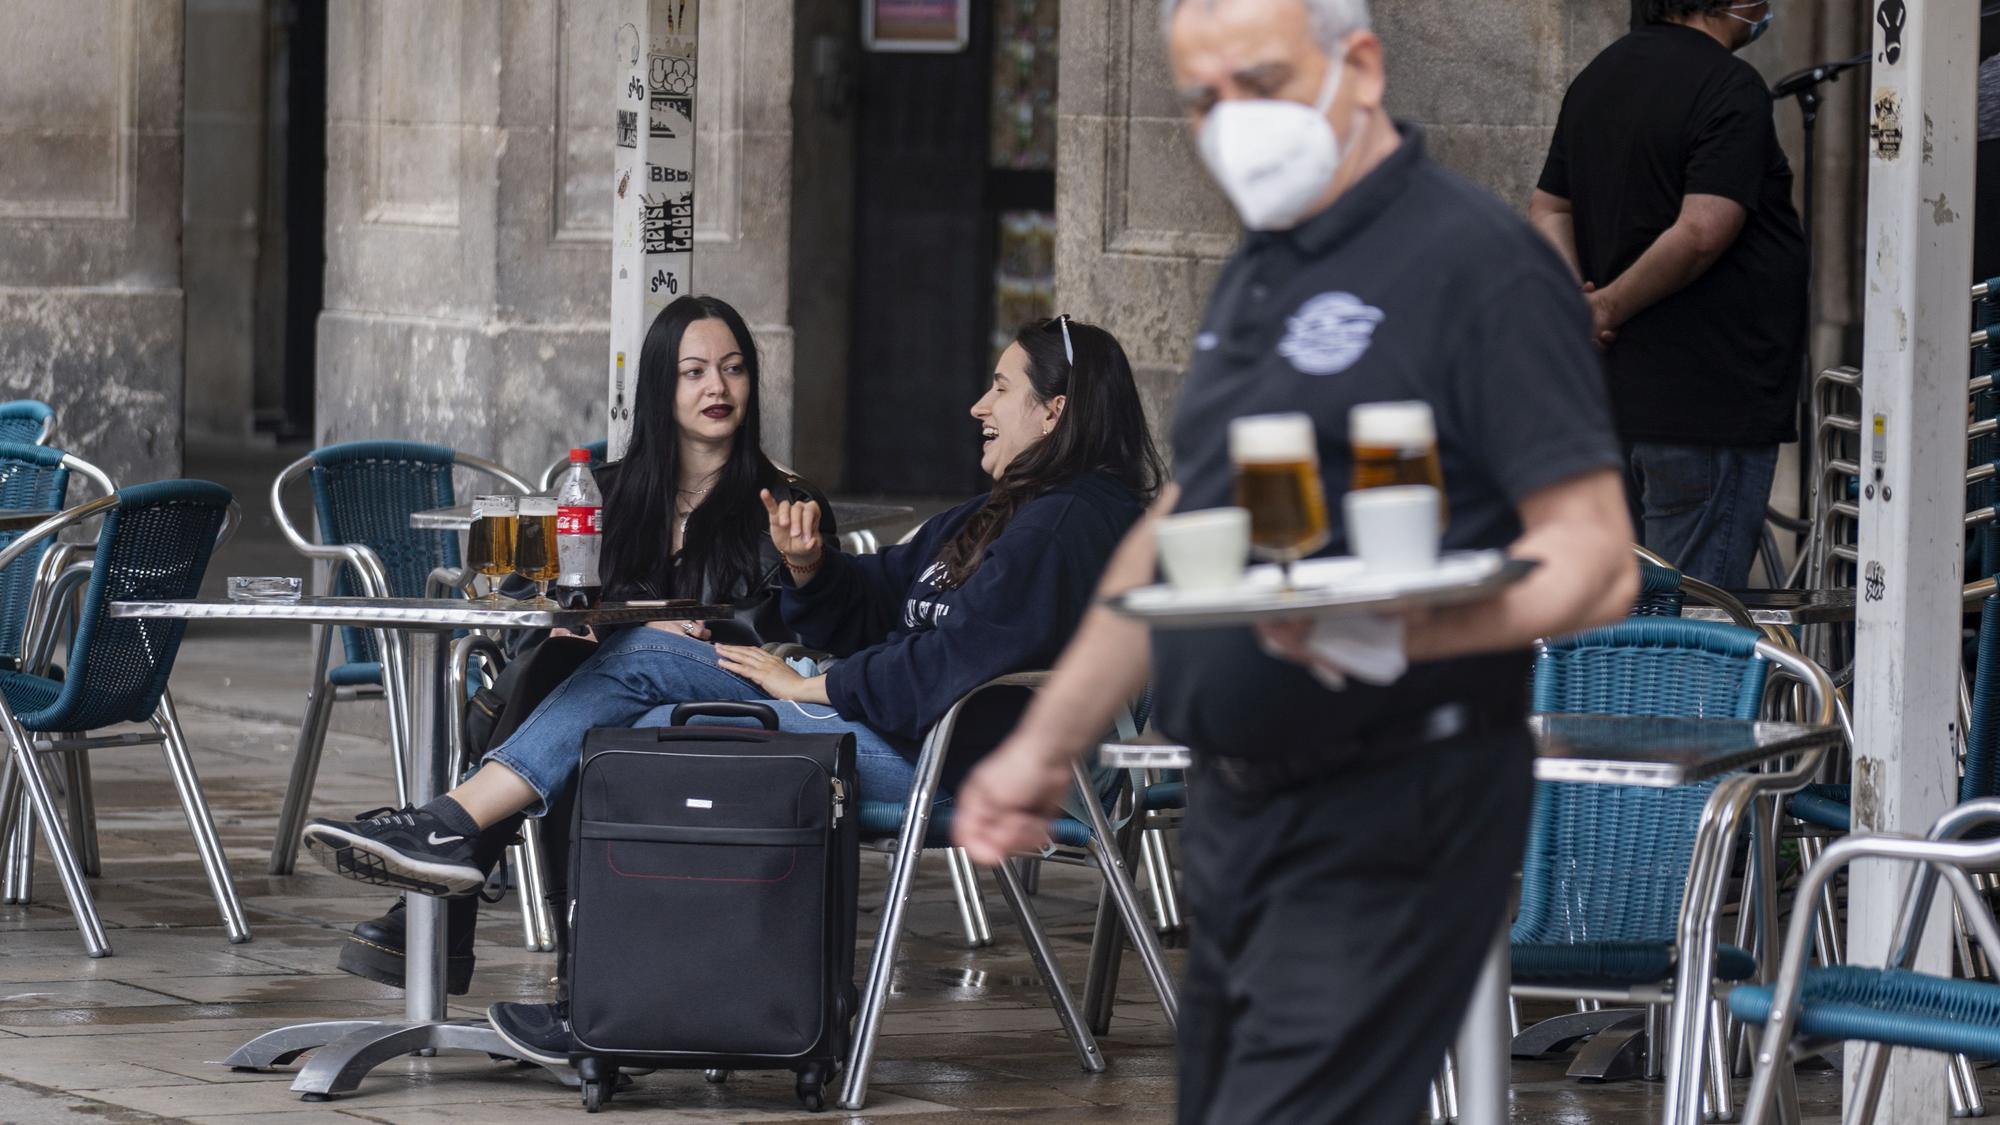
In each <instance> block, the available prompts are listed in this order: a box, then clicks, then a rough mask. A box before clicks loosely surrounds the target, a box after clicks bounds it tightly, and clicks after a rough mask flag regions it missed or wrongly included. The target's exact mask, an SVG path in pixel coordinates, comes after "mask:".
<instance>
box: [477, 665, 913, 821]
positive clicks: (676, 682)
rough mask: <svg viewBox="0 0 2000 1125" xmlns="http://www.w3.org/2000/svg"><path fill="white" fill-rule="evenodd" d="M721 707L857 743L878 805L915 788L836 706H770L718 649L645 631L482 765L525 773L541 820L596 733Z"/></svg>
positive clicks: (908, 772)
mask: <svg viewBox="0 0 2000 1125" xmlns="http://www.w3.org/2000/svg"><path fill="white" fill-rule="evenodd" d="M713 700H737V701H748V702H758V703H766V704H769V705H770V706H771V707H772V709H774V710H775V711H777V713H778V725H779V726H780V727H781V728H782V729H784V730H788V731H798V732H802V733H812V734H839V733H851V734H853V735H854V743H855V750H856V759H855V765H856V772H857V773H858V774H859V775H860V781H861V791H862V792H863V793H865V794H870V795H871V796H872V797H873V798H874V799H876V800H897V799H900V798H901V797H902V795H904V794H906V793H908V792H909V791H910V786H911V784H912V783H913V782H914V781H915V780H916V767H915V764H914V763H913V762H912V761H911V760H910V759H909V758H906V757H904V756H903V753H902V752H901V751H899V750H898V749H896V747H895V746H894V745H893V744H891V743H890V742H889V740H888V739H886V738H883V737H882V736H881V735H880V734H878V733H876V732H875V731H873V730H871V729H869V728H868V727H865V726H862V725H861V724H860V723H854V722H849V721H848V720H846V719H843V718H841V717H840V714H839V713H838V712H836V711H835V710H834V709H833V708H831V707H825V706H819V705H814V704H803V703H791V702H785V701H781V700H774V699H769V698H767V697H766V696H765V695H764V691H763V689H762V688H759V687H758V686H757V685H755V684H753V683H751V682H750V681H748V680H745V679H742V678H741V677H738V676H737V675H735V674H734V673H731V672H725V671H723V670H722V668H721V667H720V666H718V665H717V664H716V660H715V647H714V646H713V645H710V644H707V643H706V642H703V641H697V640H695V639H693V638H692V637H685V636H682V635H680V634H679V633H670V632H665V631H662V630H659V629H646V628H631V629H625V630H622V631H620V632H617V633H613V634H611V635H610V636H608V637H606V638H605V639H604V641H603V643H601V644H600V645H598V647H597V651H596V652H595V653H592V654H591V656H590V658H589V659H587V660H585V661H584V662H583V664H582V665H581V666H579V667H578V668H577V670H576V671H575V672H574V673H572V674H571V675H570V677H569V679H567V680H564V681H563V683H562V686H560V687H558V688H556V690H555V691H553V692H551V693H550V694H549V697H548V698H547V699H544V700H543V701H542V705H541V706H539V707H537V708H535V712H534V714H532V715H530V716H528V720H527V721H526V722H524V723H522V724H521V725H520V727H519V728H517V729H516V730H515V731H514V733H513V735H511V736H510V737H509V738H508V739H507V741H505V742H503V743H501V744H500V745H498V746H495V747H494V748H493V749H492V750H489V751H487V754H486V757H485V759H484V760H485V761H488V762H498V763H500V764H501V765H503V766H506V767H507V768H508V769H509V770H511V771H513V772H514V773H517V774H519V775H520V776H521V779H522V780H524V781H526V782H527V783H528V784H529V786H531V787H532V788H533V789H534V791H535V793H536V794H537V795H538V796H539V797H540V800H539V801H537V802H536V803H535V804H534V805H533V806H531V807H530V808H529V809H528V810H527V811H528V813H529V815H531V816H540V815H542V813H544V812H545V811H547V809H548V805H549V800H550V798H552V797H554V796H556V795H557V794H559V793H560V792H561V791H562V789H563V787H564V786H566V785H568V784H569V781H570V778H572V777H574V776H575V775H576V767H577V763H578V762H579V761H580V760H581V758H582V752H583V736H584V735H585V734H587V733H589V732H590V731H591V730H592V729H594V728H596V727H634V726H641V727H643V726H666V725H667V722H668V716H669V715H670V714H671V713H672V711H673V705H674V704H676V703H706V702H710V701H713ZM885 794H888V795H891V796H884V795H885Z"/></svg>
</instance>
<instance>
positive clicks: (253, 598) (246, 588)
mask: <svg viewBox="0 0 2000 1125" xmlns="http://www.w3.org/2000/svg"><path fill="white" fill-rule="evenodd" d="M304 587H305V583H304V582H302V581H300V580H299V579H297V578H285V577H280V576H275V575H272V576H257V577H245V576H242V575H231V576H230V579H229V600H230V601H232V602H295V601H298V600H299V593H300V591H302V590H303V589H304Z"/></svg>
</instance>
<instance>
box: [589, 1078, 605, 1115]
mask: <svg viewBox="0 0 2000 1125" xmlns="http://www.w3.org/2000/svg"><path fill="white" fill-rule="evenodd" d="M610 1100H611V1083H609V1082H606V1081H605V1080H603V1079H602V1078H591V1079H586V1080H584V1083H583V1111H584V1112H585V1113H596V1112H597V1111H598V1110H600V1109H603V1108H604V1103H605V1102H608V1101H610Z"/></svg>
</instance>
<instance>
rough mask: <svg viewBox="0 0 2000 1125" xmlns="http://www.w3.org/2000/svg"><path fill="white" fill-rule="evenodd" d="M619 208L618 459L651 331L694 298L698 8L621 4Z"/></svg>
mask: <svg viewBox="0 0 2000 1125" xmlns="http://www.w3.org/2000/svg"><path fill="white" fill-rule="evenodd" d="M617 6H618V11H619V15H620V17H621V18H622V19H623V20H624V22H622V23H621V24H619V26H618V30H617V34H616V36H615V37H614V38H615V44H616V46H615V53H614V54H613V56H612V63H613V66H612V73H613V75H614V76H615V80H616V81H615V86H614V88H613V90H611V91H607V92H614V94H615V96H614V101H616V103H617V105H616V107H615V111H614V112H615V115H616V116H615V118H614V119H613V120H614V123H615V124H614V129H615V132H614V135H613V137H614V141H615V143H616V147H615V148H613V150H612V154H613V168H612V182H613V184H614V185H615V187H614V192H613V197H612V202H611V230H612V234H611V263H612V264H611V347H610V354H609V355H608V356H607V359H608V361H609V362H608V365H607V366H608V369H609V370H608V375H609V386H608V387H607V398H606V400H605V401H606V407H607V413H608V414H609V418H608V425H607V430H608V433H607V434H606V436H607V437H608V438H609V440H610V445H611V449H610V452H611V456H612V457H613V458H614V459H615V458H617V457H619V456H622V455H623V453H624V450H625V442H626V439H627V437H628V435H629V434H630V432H631V427H632V410H631V405H632V404H631V394H632V390H633V380H634V379H636V378H637V375H638V368H639V350H640V346H641V345H642V344H643V343H644V341H645V338H646V329H647V328H648V327H649V326H651V324H652V322H653V318H654V317H656V316H658V315H659V312H660V310H661V309H663V308H665V307H666V306H667V305H668V304H669V303H670V302H672V301H673V300H674V299H675V298H676V297H680V296H683V295H685V294H687V293H689V292H691V288H690V286H691V282H692V273H693V270H692V266H693V258H694V123H695V116H694V114H695V104H694V103H695V41H696V39H695V13H696V9H697V6H698V5H697V0H617Z"/></svg>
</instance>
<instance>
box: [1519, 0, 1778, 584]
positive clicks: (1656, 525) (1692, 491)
mask: <svg viewBox="0 0 2000 1125" xmlns="http://www.w3.org/2000/svg"><path fill="white" fill-rule="evenodd" d="M1641 14H1642V16H1643V17H1644V20H1645V22H1644V23H1643V24H1642V25H1641V26H1640V27H1638V28H1636V29H1635V30H1634V31H1633V32H1632V33H1631V34H1629V35H1627V36H1625V37H1624V38H1623V39H1620V40H1619V41H1618V42H1616V43H1613V44H1612V45H1611V46H1610V47H1608V48H1606V49H1605V51H1604V53H1603V54H1601V55H1599V56H1597V58H1596V60H1595V61H1593V62H1592V63H1591V64H1590V65H1589V66H1587V67H1585V68H1584V71H1583V73H1582V74H1580V75H1578V76H1577V79H1576V81H1575V82H1574V83H1573V84H1572V85H1571V86H1570V88H1569V93H1568V95H1567V96H1566V97H1565V98H1564V99H1563V107H1562V114H1561V116H1560V117H1559V118H1558V119H1557V122H1556V131H1555V138H1554V140H1553V141H1552V142H1551V143H1550V145H1549V155H1548V162H1547V164H1546V165H1545V166H1544V167H1543V170H1542V177H1541V182H1540V185H1539V187H1538V188H1537V189H1536V191H1535V196H1534V201H1533V203H1532V204H1531V205H1530V207H1529V218H1530V219H1531V220H1532V221H1533V222H1534V224H1535V225H1536V226H1537V227H1538V228H1540V230H1541V231H1542V233H1543V234H1544V235H1545V236H1547V238H1548V239H1549V241H1551V242H1553V243H1554V244H1555V245H1556V248H1557V249H1558V250H1559V251H1560V252H1561V253H1562V255H1563V257H1565V258H1566V259H1568V261H1569V263H1570V268H1571V269H1573V270H1574V271H1576V274H1577V276H1578V278H1579V280H1580V281H1581V282H1582V283H1583V287H1584V290H1585V292H1586V294H1587V295H1588V297H1589V300H1590V305H1591V312H1592V319H1593V320H1594V322H1595V328H1596V331H1597V332H1598V334H1599V339H1600V342H1601V343H1602V345H1603V347H1604V349H1605V361H1606V367H1607V369H1608V374H1609V377H1610V385H1611V405H1612V410H1613V412H1614V414H1615V416H1616V418H1617V423H1618V434H1619V437H1620V438H1621V439H1622V440H1623V441H1624V442H1625V444H1626V446H1627V471H1626V487H1627V491H1628V493H1629V495H1630V502H1631V505H1632V511H1633V517H1634V520H1635V521H1636V522H1637V523H1638V524H1639V525H1640V530H1641V534H1642V539H1643V541H1644V543H1645V544H1646V546H1647V547H1650V548H1652V549H1653V550H1654V551H1655V552H1657V553H1659V554H1661V555H1663V556H1665V557H1666V558H1667V559H1668V560H1670V561H1671V562H1673V563H1674V564H1675V565H1676V566H1678V567H1680V568H1681V570H1683V571H1684V572H1686V573H1688V574H1691V575H1694V576H1695V577H1697V578H1701V579H1704V580H1706V581H1709V582H1712V583H1715V584H1717V585H1720V586H1725V587H1740V586H1742V585H1743V584H1744V583H1745V581H1746V580H1747V579H1748V577H1749V573H1750V560H1751V558H1752V557H1753V555H1754V554H1755V551H1756V546H1757V542H1758V538H1759V534H1760V531H1761V529H1762V526H1763V520H1764V511H1765V506H1766V502H1767V501H1768V500H1769V498H1770V492H1771V478H1772V473H1773V470H1774V468H1775V467H1776V464H1777V458H1778V444H1779V443H1780V442H1784V441H1790V440H1792V439H1793V437H1795V436H1796V435H1795V433H1794V430H1795V425H1794V420H1795V417H1796V414H1797V396H1798V386H1799V376H1800V373H1801V370H1802V368H1803V366H1804V363H1805V330H1806V271H1807V255H1806V245H1805V236H1804V234H1803V232H1802V231H1801V229H1800V226H1799V217H1798V214H1797V212H1796V211H1795V210H1794V209H1793V207H1792V170H1791V167H1790V165H1789V164H1787V163H1786V161H1785V154H1784V152H1783V151H1782V150H1781V149H1780V148H1779V147H1778V138H1777V132H1776V129H1775V127H1774V126H1773V123H1772V114H1771V94H1770V90H1769V88H1768V87H1767V86H1766V85H1765V84H1764V80H1763V79H1762V78H1761V77H1760V76H1759V75H1758V74H1757V71H1756V69H1755V68H1754V67H1752V66H1751V65H1750V64H1749V63H1746V62H1744V61H1742V60H1741V59H1739V58H1737V57H1736V56H1735V55H1734V53H1733V52H1735V51H1736V50H1738V49H1740V48H1741V47H1743V46H1744V45H1745V44H1747V43H1749V42H1750V41H1751V40H1753V39H1755V38H1757V36H1758V35H1759V34H1761V33H1762V31H1763V29H1764V28H1765V27H1767V26H1769V23H1770V18H1771V10H1770V5H1769V4H1768V3H1767V2H1765V0H1754V2H1750V3H1744V2H1742V0H1641Z"/></svg>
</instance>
